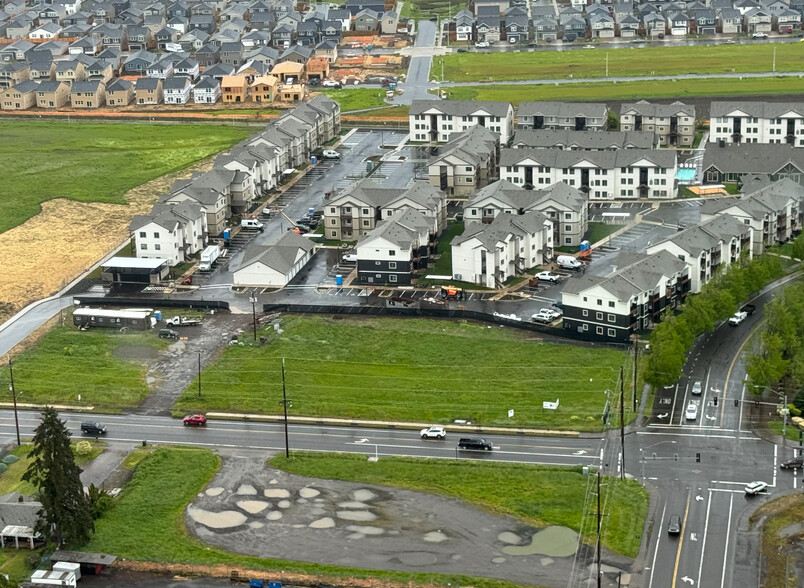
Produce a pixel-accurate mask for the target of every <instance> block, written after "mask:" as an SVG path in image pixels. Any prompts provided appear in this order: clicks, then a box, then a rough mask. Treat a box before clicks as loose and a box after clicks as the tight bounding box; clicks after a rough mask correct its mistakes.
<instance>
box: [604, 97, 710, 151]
mask: <svg viewBox="0 0 804 588" xmlns="http://www.w3.org/2000/svg"><path fill="white" fill-rule="evenodd" d="M620 130H622V131H648V132H650V133H656V135H658V136H659V140H660V142H661V144H662V145H663V146H671V147H674V146H679V147H692V144H693V142H694V141H695V106H692V105H688V104H683V103H681V102H673V103H672V104H651V103H650V102H646V101H645V100H640V101H639V102H636V103H634V104H623V105H622V106H621V107H620Z"/></svg>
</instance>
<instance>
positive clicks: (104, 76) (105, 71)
mask: <svg viewBox="0 0 804 588" xmlns="http://www.w3.org/2000/svg"><path fill="white" fill-rule="evenodd" d="M84 73H85V74H86V79H87V80H99V81H101V82H103V83H104V84H108V83H109V82H110V81H111V80H112V79H113V78H114V71H113V70H112V64H110V63H108V62H106V61H104V60H102V59H95V60H94V61H93V62H92V63H90V64H89V65H87V66H85V69H84Z"/></svg>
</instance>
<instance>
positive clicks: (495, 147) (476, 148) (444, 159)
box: [427, 125, 500, 196]
mask: <svg viewBox="0 0 804 588" xmlns="http://www.w3.org/2000/svg"><path fill="white" fill-rule="evenodd" d="M499 157H500V137H499V135H497V133H494V132H492V131H489V130H488V129H486V128H485V127H481V126H479V125H475V126H472V127H469V128H468V129H467V130H465V131H460V132H457V133H453V134H452V136H450V139H449V142H448V143H447V144H446V145H445V146H444V147H443V148H441V149H440V151H439V153H438V154H437V155H435V156H433V157H431V158H430V160H429V161H428V162H427V170H428V177H429V181H430V185H431V186H435V187H437V188H439V189H440V190H442V191H444V192H446V193H447V194H448V195H450V196H465V195H468V194H472V193H473V192H475V191H476V190H477V189H478V188H481V187H482V186H485V185H487V184H488V183H489V182H491V181H494V179H495V178H496V176H497V162H498V161H499Z"/></svg>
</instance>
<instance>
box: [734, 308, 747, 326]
mask: <svg viewBox="0 0 804 588" xmlns="http://www.w3.org/2000/svg"><path fill="white" fill-rule="evenodd" d="M747 316H748V313H747V312H743V311H742V310H741V311H740V312H735V313H734V316H732V317H731V318H730V319H729V324H730V325H731V326H732V327H736V326H737V325H739V324H740V323H741V322H743V321H744V320H745V319H746V317H747Z"/></svg>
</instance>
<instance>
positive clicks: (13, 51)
mask: <svg viewBox="0 0 804 588" xmlns="http://www.w3.org/2000/svg"><path fill="white" fill-rule="evenodd" d="M35 47H36V45H34V44H33V43H31V42H30V41H28V40H26V39H20V40H18V41H14V42H13V43H10V44H8V45H6V46H4V47H2V48H0V57H1V58H2V61H3V62H9V61H25V60H26V59H27V55H28V54H29V53H31V52H33V49H34V48H35Z"/></svg>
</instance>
